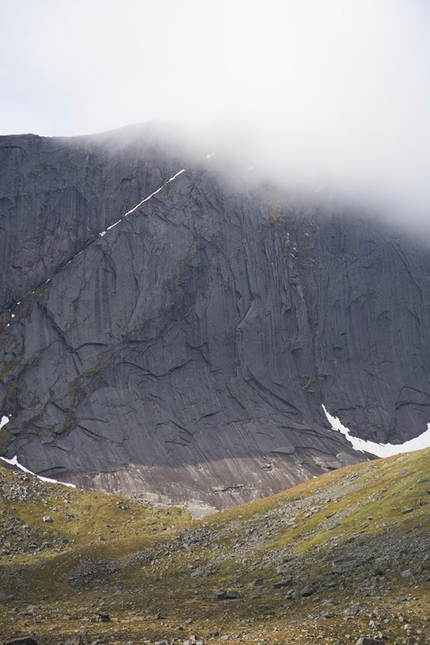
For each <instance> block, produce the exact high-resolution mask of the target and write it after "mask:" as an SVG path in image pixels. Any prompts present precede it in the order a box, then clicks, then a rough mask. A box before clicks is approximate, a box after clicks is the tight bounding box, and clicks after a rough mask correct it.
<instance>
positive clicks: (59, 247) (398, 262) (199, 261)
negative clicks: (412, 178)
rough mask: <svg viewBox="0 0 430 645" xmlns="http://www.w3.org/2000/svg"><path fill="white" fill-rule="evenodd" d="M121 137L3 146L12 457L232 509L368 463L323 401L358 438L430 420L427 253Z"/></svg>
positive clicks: (4, 362)
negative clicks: (328, 416)
mask: <svg viewBox="0 0 430 645" xmlns="http://www.w3.org/2000/svg"><path fill="white" fill-rule="evenodd" d="M109 136H110V140H109ZM109 136H108V135H103V136H100V137H98V138H97V137H96V138H92V137H87V138H82V139H81V138H80V139H79V140H76V139H69V140H68V139H62V140H58V139H53V140H46V139H41V138H38V137H32V136H28V137H7V138H3V140H2V141H1V143H2V144H3V148H2V154H3V160H6V161H2V164H3V163H4V164H5V168H6V171H7V172H5V174H4V175H3V177H6V180H5V181H6V184H5V186H6V189H5V195H7V196H6V197H5V198H4V199H3V200H2V202H1V205H2V215H1V217H2V219H1V221H2V222H5V225H3V224H2V226H3V228H4V229H5V234H4V235H2V239H3V247H2V257H1V262H2V266H3V273H2V291H1V295H2V299H3V303H4V305H3V313H2V315H1V319H0V320H1V323H0V324H1V327H0V343H1V345H0V352H1V354H0V356H1V363H0V369H1V373H0V377H1V381H0V411H1V412H2V413H3V414H7V415H11V416H12V418H11V421H10V423H9V424H8V425H7V436H6V435H5V429H3V433H4V436H3V439H2V441H3V450H4V451H5V452H6V454H7V455H8V456H11V455H12V454H15V453H18V455H19V458H20V460H21V461H22V462H24V463H25V464H26V465H27V466H29V467H30V468H32V469H33V470H36V471H37V472H43V473H44V474H49V475H51V476H52V475H54V476H58V477H62V478H66V479H67V478H68V479H73V478H75V481H78V483H83V484H85V485H91V486H95V487H98V488H101V489H109V490H115V489H118V490H123V491H125V492H129V493H139V492H140V493H142V492H145V493H148V494H151V495H153V496H155V498H156V499H158V500H163V501H168V500H173V501H176V502H177V501H186V500H188V501H189V500H196V501H197V502H198V503H202V502H204V503H208V504H209V505H211V506H213V507H222V506H225V505H228V504H231V503H235V502H237V501H244V500H247V499H252V498H253V497H257V496H261V495H262V494H268V493H271V492H275V491H277V490H280V489H282V488H284V487H286V486H288V485H291V484H294V483H297V482H298V481H300V480H303V479H304V478H306V477H309V476H312V475H313V474H317V473H319V472H321V471H322V470H324V469H327V468H332V467H339V466H341V465H344V464H346V463H353V462H354V461H356V460H358V459H361V458H362V457H360V455H358V454H357V453H354V451H352V449H351V447H350V445H349V444H348V442H346V440H345V439H344V438H343V437H342V436H341V435H340V434H338V433H335V432H333V431H332V430H330V429H329V427H328V424H327V422H326V420H325V417H324V414H323V411H322V407H321V405H322V404H323V403H324V404H325V405H326V407H327V408H328V410H329V411H330V412H331V413H332V414H338V415H340V417H341V419H342V421H343V422H344V423H345V424H346V425H348V426H349V427H350V428H351V429H353V430H354V431H355V433H356V434H358V435H360V436H362V437H363V438H369V439H372V440H377V441H384V442H385V441H391V442H396V441H404V440H405V439H408V438H411V437H412V436H415V435H417V434H420V433H421V432H423V431H424V430H425V429H426V423H427V421H428V420H430V409H429V404H430V398H429V395H430V384H429V382H428V376H427V375H428V374H429V369H428V367H429V363H430V357H429V338H428V329H427V310H428V306H429V295H430V286H429V275H430V272H429V268H430V253H429V252H428V251H427V250H425V249H421V248H420V247H419V246H418V245H417V244H416V243H414V242H412V241H411V240H408V239H407V238H406V237H405V236H404V235H403V236H399V234H398V233H395V232H394V231H391V230H390V229H389V228H388V227H387V226H385V225H383V224H381V223H379V222H377V221H376V220H372V219H371V218H369V217H366V216H365V215H363V214H360V213H357V212H355V213H354V212H352V211H351V212H349V213H347V212H346V209H345V208H343V207H340V206H336V205H333V204H328V203H326V204H319V205H318V204H315V203H313V204H312V205H310V203H306V201H304V200H303V199H298V198H293V197H292V196H291V195H290V196H289V195H284V194H282V192H281V191H279V190H275V189H274V188H271V187H268V186H264V185H256V184H255V185H246V183H245V182H244V181H241V182H238V183H237V185H236V186H233V184H232V183H231V182H229V181H228V180H227V179H226V178H225V177H224V176H223V175H222V174H220V173H219V171H217V170H216V168H215V167H214V164H212V162H211V160H208V161H205V162H204V163H201V164H195V163H194V164H189V163H188V161H187V157H186V156H185V154H182V158H181V154H180V152H178V151H179V147H178V145H177V142H176V143H175V144H173V143H172V144H169V143H166V141H165V140H163V139H161V140H160V142H159V143H158V144H157V141H156V139H157V137H154V135H152V131H151V130H150V129H149V130H145V129H144V130H143V131H141V130H138V131H136V130H132V136H131V135H130V136H129V137H128V138H127V137H126V138H125V141H124V136H123V137H122V138H121V139H120V140H119V141H117V140H116V138H115V135H114V134H111V135H109ZM157 136H158V138H160V135H159V134H158V135H157ZM12 141H13V142H14V143H13V145H12V144H11V142H12ZM24 160H25V161H24ZM185 165H186V166H187V167H186V170H185V172H183V173H182V174H180V175H179V176H177V177H176V178H175V179H174V180H173V181H172V182H170V183H168V184H166V185H165V187H164V188H163V189H162V190H161V191H160V192H159V193H157V194H156V195H155V196H153V197H152V198H151V199H150V200H148V201H147V202H145V203H144V204H143V205H142V207H141V208H140V209H138V210H137V211H136V212H134V213H132V214H130V215H128V216H127V217H126V218H124V219H123V220H122V221H121V222H120V223H119V224H117V225H116V226H115V227H114V228H112V229H111V230H109V231H107V232H106V234H105V235H103V236H100V235H99V233H100V232H101V231H104V230H106V228H107V226H109V225H111V224H113V223H114V222H115V221H117V220H118V218H119V217H121V216H123V215H124V213H126V212H127V211H128V210H130V209H131V208H133V207H134V206H135V205H136V204H137V203H139V202H140V201H141V200H142V199H143V198H144V197H146V196H147V195H149V194H150V193H152V192H153V191H154V190H156V189H157V188H159V187H160V186H161V185H163V184H164V183H165V182H166V181H167V179H169V178H170V177H172V176H173V175H174V174H176V173H177V172H178V171H179V170H180V169H181V168H183V167H184V166H185ZM12 180H13V181H12ZM81 251H82V252H81ZM48 279H49V280H48ZM46 280H48V282H45V281H46ZM18 301H20V302H19V304H17V303H18ZM100 473H105V474H102V475H100ZM109 473H110V474H109Z"/></svg>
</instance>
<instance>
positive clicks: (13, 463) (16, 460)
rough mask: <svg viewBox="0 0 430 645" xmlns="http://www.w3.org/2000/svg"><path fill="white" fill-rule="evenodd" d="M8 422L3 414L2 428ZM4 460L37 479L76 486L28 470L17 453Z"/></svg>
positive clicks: (0, 427) (0, 424)
mask: <svg viewBox="0 0 430 645" xmlns="http://www.w3.org/2000/svg"><path fill="white" fill-rule="evenodd" d="M6 423H9V417H7V416H3V417H2V418H1V421H0V430H1V429H2V428H3V426H5V425H6ZM0 459H1V460H2V461H5V462H6V463H7V464H10V465H11V466H16V467H17V468H19V469H20V470H23V471H24V472H25V473H28V474H29V475H33V476H34V477H37V479H40V480H41V481H43V482H49V483H50V484H61V485H62V486H70V487H71V488H76V486H75V484H68V483H66V482H59V481H57V480H56V479H50V477H42V475H36V473H33V472H31V470H28V468H26V467H25V466H22V465H21V464H20V463H19V461H18V457H17V456H16V455H15V457H12V459H6V457H0Z"/></svg>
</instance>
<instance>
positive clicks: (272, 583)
mask: <svg viewBox="0 0 430 645" xmlns="http://www.w3.org/2000/svg"><path fill="white" fill-rule="evenodd" d="M0 491H1V499H0V531H1V538H2V546H1V548H0V558H1V562H2V566H1V569H0V584H1V590H0V594H1V598H2V601H3V602H2V609H0V612H1V615H0V624H1V625H2V626H3V627H2V629H3V633H1V632H0V640H4V641H7V640H8V639H9V640H11V639H12V638H14V637H18V636H24V635H28V634H29V633H31V632H32V633H34V634H35V637H36V639H37V641H38V642H40V643H49V644H51V643H52V644H53V643H58V642H65V641H73V642H76V643H77V642H80V643H86V642H88V643H92V642H94V641H98V642H112V643H141V642H145V641H146V642H156V641H164V642H165V643H171V642H173V641H175V642H185V641H187V640H188V641H190V642H193V638H192V637H193V636H195V639H194V640H195V641H198V640H203V641H205V642H208V643H211V642H213V643H217V642H226V643H229V642H231V643H233V642H242V643H255V642H257V643H279V644H281V643H309V644H311V643H312V644H313V643H316V642H322V643H325V642H327V643H328V642H330V643H339V644H340V643H345V642H352V643H355V642H356V641H357V640H358V639H359V638H361V637H367V638H369V639H373V641H374V642H378V640H379V641H381V642H382V640H383V641H384V642H385V643H397V644H399V645H403V644H405V645H407V644H409V643H422V644H425V643H428V642H429V640H428V636H427V634H428V632H430V594H429V589H430V550H429V547H430V513H429V504H430V450H423V451H419V452H415V453H410V454H406V455H400V456H396V457H391V458H388V459H381V460H376V461H372V462H368V463H365V464H360V465H354V466H350V467H347V468H344V469H341V470H338V471H333V472H331V473H328V474H326V475H323V476H321V477H319V478H316V479H313V480H311V481H308V482H306V483H304V484H301V485H300V486H297V487H295V488H293V489H290V490H288V491H285V492H283V493H280V494H278V495H275V496H273V497H270V498H266V499H262V500H258V501H255V502H253V503H250V504H246V505H243V506H240V507H236V508H231V509H228V510H226V511H224V512H222V513H219V514H215V515H212V516H209V517H206V518H205V519H204V520H200V521H196V520H194V521H193V520H190V519H189V518H188V516H187V514H186V513H185V511H184V510H182V509H178V508H165V507H156V506H150V505H149V504H146V503H143V502H139V501H132V500H128V499H124V498H121V497H119V496H113V495H104V494H98V493H94V492H88V491H80V490H76V489H70V488H66V487H64V486H59V485H55V484H48V483H43V482H40V481H38V480H36V479H35V478H33V477H32V476H30V475H25V474H23V473H20V472H19V471H16V470H15V469H13V468H12V467H9V466H6V465H5V464H0ZM48 517H49V518H50V519H51V520H52V521H49V519H48V520H47V518H48ZM107 616H108V617H109V620H108V618H107ZM103 620H106V621H107V622H103Z"/></svg>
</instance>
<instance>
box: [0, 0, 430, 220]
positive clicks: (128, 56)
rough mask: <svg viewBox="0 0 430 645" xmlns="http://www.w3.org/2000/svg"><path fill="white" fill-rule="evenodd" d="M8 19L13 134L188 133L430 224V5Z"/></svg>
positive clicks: (98, 4) (86, 8)
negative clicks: (171, 126)
mask: <svg viewBox="0 0 430 645" xmlns="http://www.w3.org/2000/svg"><path fill="white" fill-rule="evenodd" d="M0 18H1V20H2V26H3V30H2V31H3V33H2V42H1V43H0V55H1V57H2V65H1V66H0V70H1V71H0V79H1V88H2V92H1V96H0V132H1V133H2V134H10V133H23V132H35V133H37V134H42V135H77V134H84V133H94V132H101V131H104V130H109V129H113V128H116V127H121V126H124V125H126V124H129V123H137V122H145V121H149V120H152V119H161V120H175V121H184V122H186V123H188V124H190V127H192V128H193V129H194V134H195V136H201V137H202V139H204V137H207V139H208V142H209V141H210V140H211V134H210V133H213V134H212V139H213V142H214V145H216V142H217V139H219V132H220V131H224V132H227V133H229V134H228V135H227V138H229V140H230V143H231V146H232V148H234V150H235V154H236V155H239V157H240V152H241V151H242V148H243V151H244V154H243V161H244V164H249V166H254V167H260V168H261V167H262V166H264V167H265V168H266V169H268V170H267V172H270V173H272V174H273V173H275V174H277V176H278V178H281V179H282V180H283V181H285V182H287V183H290V184H304V185H306V186H308V187H309V188H310V189H311V190H320V189H321V188H325V187H329V188H330V189H332V188H333V187H335V189H336V190H339V191H345V192H346V193H348V194H352V195H355V196H359V197H363V196H365V198H366V199H371V200H373V201H376V202H377V203H378V204H379V205H380V206H381V207H382V208H383V209H385V210H386V211H387V212H390V213H391V214H392V216H393V217H397V218H402V219H403V220H407V221H408V222H418V223H419V225H420V226H422V227H429V226H430V224H429V222H430V218H429V217H428V214H429V211H430V181H429V180H428V177H429V171H430V39H429V38H428V34H429V33H430V5H429V3H428V2H427V0H284V1H283V2H279V1H277V2H275V1H273V0H266V1H265V2H260V1H259V2H257V1H254V0H247V1H244V0H229V1H226V0H217V1H215V0H204V1H203V0H156V1H154V0H121V1H119V0H118V1H117V0H104V1H101V0H91V1H90V2H88V1H87V0H85V1H84V0H74V2H70V0H20V2H16V3H11V2H9V0H0ZM201 133H203V135H202V134H201ZM224 139H225V135H224ZM251 140H252V141H251ZM207 152H208V153H210V152H212V150H210V149H208V151H207ZM254 157H255V158H254ZM269 169H270V170H269Z"/></svg>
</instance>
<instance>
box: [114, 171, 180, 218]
mask: <svg viewBox="0 0 430 645" xmlns="http://www.w3.org/2000/svg"><path fill="white" fill-rule="evenodd" d="M183 172H185V168H182V170H180V171H179V172H177V173H176V175H173V177H170V179H168V180H167V181H166V183H165V184H163V185H162V186H160V188H158V189H157V190H155V191H154V192H153V193H151V194H150V195H148V197H145V199H142V201H141V202H139V204H137V206H135V207H134V208H132V209H131V210H129V211H128V212H127V213H126V214H125V215H124V217H127V215H132V214H133V213H135V212H136V211H137V210H139V208H140V207H141V206H142V204H144V203H145V202H147V201H149V200H150V199H151V198H152V197H154V195H157V193H159V192H160V190H163V188H164V187H165V186H167V184H170V182H171V181H174V180H175V179H176V177H179V175H182V173H183ZM108 230H109V229H108Z"/></svg>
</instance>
